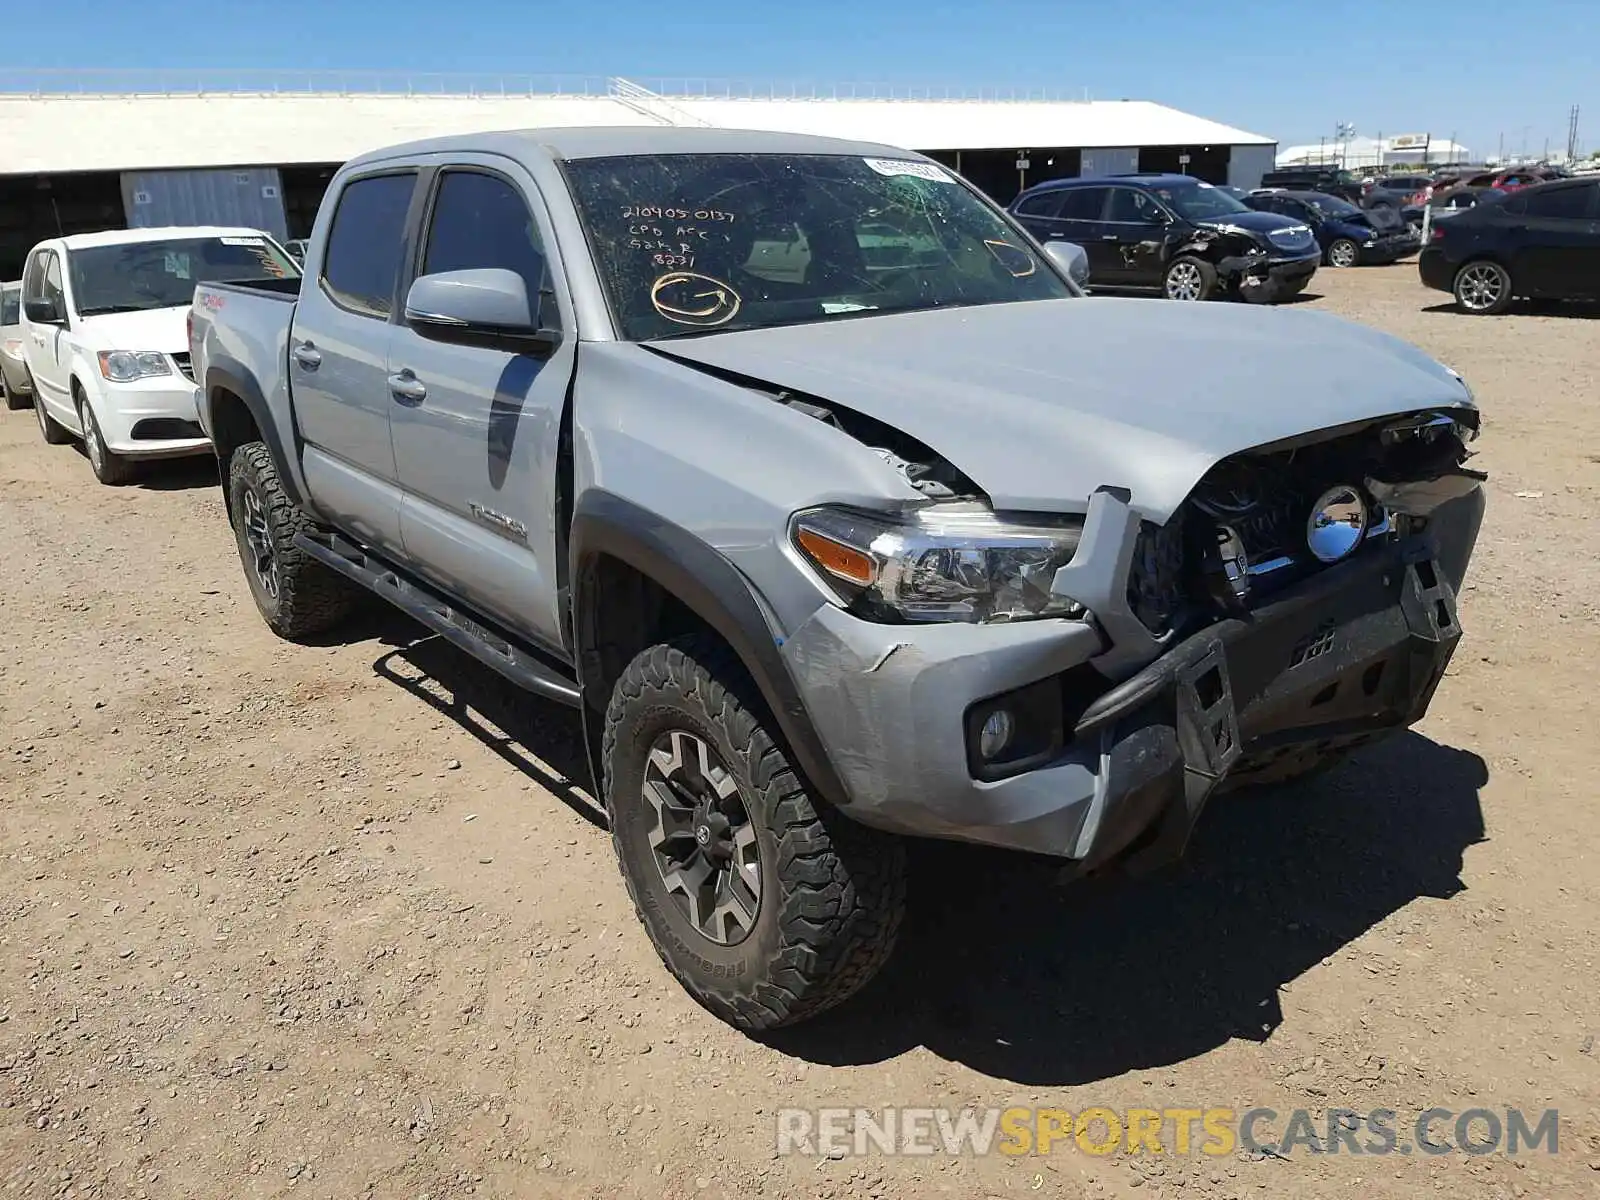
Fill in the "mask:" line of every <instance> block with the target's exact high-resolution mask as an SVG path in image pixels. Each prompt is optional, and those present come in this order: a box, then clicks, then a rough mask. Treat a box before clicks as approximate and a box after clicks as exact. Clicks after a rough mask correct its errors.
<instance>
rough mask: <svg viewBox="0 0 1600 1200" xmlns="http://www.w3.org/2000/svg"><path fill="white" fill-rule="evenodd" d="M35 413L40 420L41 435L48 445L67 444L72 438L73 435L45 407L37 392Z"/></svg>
mask: <svg viewBox="0 0 1600 1200" xmlns="http://www.w3.org/2000/svg"><path fill="white" fill-rule="evenodd" d="M33 415H34V417H35V418H36V419H37V420H38V422H39V436H40V437H42V438H43V439H44V441H45V445H47V446H65V445H66V444H67V443H68V442H70V441H71V440H72V435H71V434H70V433H68V432H67V431H66V430H65V429H63V428H61V426H60V425H58V424H56V419H55V418H54V417H52V416H51V415H50V414H49V413H47V412H46V411H45V409H44V401H43V400H42V399H41V398H40V396H39V394H38V393H37V392H35V393H34V396H33Z"/></svg>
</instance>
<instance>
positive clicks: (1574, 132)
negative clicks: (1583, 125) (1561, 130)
mask: <svg viewBox="0 0 1600 1200" xmlns="http://www.w3.org/2000/svg"><path fill="white" fill-rule="evenodd" d="M1567 161H1568V162H1569V163H1572V162H1577V161H1578V106H1577V105H1576V104H1574V105H1573V106H1572V113H1571V114H1570V115H1569V116H1568V117H1567Z"/></svg>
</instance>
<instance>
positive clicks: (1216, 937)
mask: <svg viewBox="0 0 1600 1200" xmlns="http://www.w3.org/2000/svg"><path fill="white" fill-rule="evenodd" d="M1317 293H1321V294H1320V295H1317ZM1445 300H1447V297H1445V296H1443V295H1441V294H1439V293H1432V292H1427V291H1425V290H1424V289H1423V288H1422V287H1421V286H1420V285H1419V284H1418V283H1417V281H1416V270H1415V267H1414V266H1411V265H1401V266H1398V267H1394V268H1373V269H1362V270H1356V271H1347V272H1335V271H1323V272H1322V273H1320V274H1319V275H1318V277H1317V279H1316V280H1315V282H1314V283H1313V286H1312V288H1311V296H1310V297H1309V298H1308V299H1307V301H1306V303H1307V304H1308V305H1309V306H1311V307H1317V308H1325V309H1330V310H1332V311H1335V312H1339V313H1343V314H1345V315H1348V316H1351V317H1354V318H1355V319H1357V320H1361V321H1366V322H1369V323H1371V324H1373V325H1376V326H1378V327H1381V328H1383V329H1387V330H1390V331H1392V332H1395V333H1398V334H1399V335H1401V336H1403V337H1406V338H1408V339H1410V340H1412V341H1414V342H1417V343H1418V344H1420V345H1421V346H1423V347H1424V348H1426V349H1427V350H1429V351H1430V352H1432V353H1433V354H1435V355H1437V356H1438V357H1439V358H1441V359H1442V360H1443V361H1445V362H1447V363H1450V364H1451V365H1452V366H1454V367H1456V368H1457V369H1458V370H1460V371H1461V372H1462V373H1463V374H1464V375H1465V376H1466V377H1467V378H1468V379H1469V380H1470V381H1471V382H1472V384H1473V385H1474V387H1475V389H1476V391H1477V393H1478V397H1479V401H1480V403H1481V405H1482V406H1483V409H1484V412H1485V421H1486V432H1485V434H1484V436H1483V438H1482V439H1481V440H1480V441H1479V443H1478V446H1479V448H1480V449H1481V451H1482V454H1481V457H1480V459H1479V460H1478V462H1479V464H1480V465H1483V466H1485V467H1486V468H1487V469H1488V470H1489V471H1490V472H1491V474H1492V482H1491V484H1490V492H1491V495H1490V512H1489V516H1488V519H1487V522H1486V525H1485V530H1484V534H1483V538H1482V540H1481V541H1480V543H1479V549H1478V556H1477V560H1476V563H1475V571H1474V574H1473V576H1472V577H1471V580H1470V582H1469V587H1468V590H1467V591H1466V592H1465V594H1464V596H1463V598H1462V610H1463V621H1464V624H1465V625H1466V628H1467V641H1466V642H1465V643H1464V644H1463V647H1462V650H1461V652H1460V653H1458V655H1457V657H1456V660H1455V665H1454V668H1453V670H1452V673H1451V677H1450V678H1449V679H1448V680H1446V682H1445V684H1444V686H1443V688H1442V691H1441V694H1440V697H1439V699H1438V700H1437V702H1436V703H1435V706H1434V711H1433V713H1432V715H1431V716H1430V717H1429V719H1428V720H1427V722H1426V723H1425V724H1424V725H1423V727H1422V728H1421V729H1420V730H1418V731H1416V732H1413V733H1410V734H1407V735H1404V736H1402V737H1399V738H1397V739H1393V740H1391V741H1389V742H1387V743H1384V744H1381V745H1379V746H1377V747H1374V748H1372V749H1370V750H1369V751H1368V752H1366V753H1365V754H1364V755H1363V756H1361V757H1359V758H1358V759H1356V760H1354V761H1353V762H1351V763H1349V764H1347V765H1346V766H1344V767H1343V768H1341V769H1340V770H1339V771H1337V772H1335V773H1333V774H1332V775H1330V776H1327V777H1325V778H1323V779H1322V780H1320V781H1318V782H1317V783H1316V784H1314V785H1310V786H1305V787H1302V788H1300V789H1297V790H1292V791H1280V792H1271V793H1265V794H1260V795H1254V796H1247V797H1235V798H1230V799H1228V800H1227V801H1226V802H1222V803H1219V804H1218V805H1217V806H1216V807H1215V808H1213V809H1212V810H1211V811H1210V812H1209V813H1208V814H1207V817H1206V819H1205V821H1204V823H1203V825H1202V827H1201V829H1200V830H1199V832H1198V834H1197V837H1196V841H1195V844H1194V846H1193V848H1192V852H1191V855H1190V857H1189V858H1188V859H1187V861H1186V863H1185V864H1184V865H1183V867H1182V868H1181V869H1179V870H1178V871H1177V872H1176V873H1174V874H1173V875H1172V876H1170V877H1167V878H1163V879H1161V880H1160V881H1156V882H1149V883H1145V884H1139V885H1128V884H1114V883H1102V884H1095V885H1085V886H1079V887H1077V888H1069V889H1062V888H1058V887H1056V886H1054V885H1053V883H1052V881H1051V879H1050V877H1049V875H1048V874H1047V873H1043V872H1040V871H1038V870H1035V869H1034V868H1033V867H1032V866H1031V865H1030V864H1027V863H1024V862H1021V861H1019V860H1017V859H1013V858H1007V857H1003V856H997V855H988V854H983V853H977V852H973V851H968V850H964V849H959V848H949V847H931V848H927V849H926V850H925V851H924V852H922V853H921V854H919V857H918V862H917V871H918V874H917V876H916V880H915V882H916V884H917V885H918V886H917V889H916V893H915V895H916V908H915V911H914V915H913V918H912V922H911V928H910V931H909V934H908V936H907V938H906V940H905V941H904V942H903V944H902V949H901V952H900V953H899V955H898V957H897V959H896V961H895V963H894V965H893V966H892V967H891V968H890V970H889V971H888V972H887V973H886V977H885V978H883V979H881V980H880V981H879V983H878V984H877V985H875V986H874V987H873V988H872V989H871V990H870V991H869V992H868V993H867V994H866V995H865V996H864V997H863V998H862V999H861V1000H860V1001H858V1002H857V1003H855V1004H853V1005H851V1006H849V1007H848V1008H846V1009H845V1010H844V1011H842V1012H839V1013H837V1014H836V1015H833V1016H830V1017H829V1018H827V1019H826V1020H825V1021H823V1022H822V1023H819V1024H815V1025H812V1026H809V1027H806V1028H804V1029H802V1030H800V1031H796V1032H792V1033H789V1034H786V1035H784V1036H782V1037H779V1038H776V1039H773V1040H772V1041H770V1042H768V1043H758V1042H755V1041H751V1040H748V1039H746V1038H744V1037H741V1036H739V1035H738V1034H736V1033H734V1032H733V1031H731V1030H730V1029H728V1028H726V1027H724V1026H723V1025H721V1024H719V1023H718V1022H716V1021H715V1020H713V1019H712V1018H711V1017H710V1016H709V1015H707V1014H706V1013H704V1012H702V1011H701V1010H700V1009H699V1008H698V1007H696V1006H695V1005H694V1004H693V1003H691V1002H690V1001H689V1000H688V999H687V998H686V997H685V996H684V995H683V994H682V993H681V992H680V991H679V990H678V988H677V987H676V985H674V984H673V983H672V982H671V981H670V979H669V978H668V976H667V975H666V973H665V972H664V971H663V970H662V969H661V967H660V965H659V963H658V962H657V960H656V958H655V955H654V953H653V952H652V951H651V949H650V947H649V945H648V944H647V942H646V939H645V936H644V933H643V932H642V930H641V929H640V928H639V927H638V925H637V924H636V923H635V920H634V918H633V915H632V912H631V910H630V909H629V907H628V903H627V899H626V896H625V894H624V891H623V888H622V886H621V883H620V881H619V879H618V877H617V873H616V867H615V865H614V862H613V859H612V855H611V849H610V846H609V844H608V842H607V839H606V837H605V835H604V832H603V830H602V828H601V827H600V824H599V819H598V815H597V810H596V809H595V807H594V805H593V803H592V802H591V801H590V799H589V798H588V796H587V795H585V794H584V792H583V791H582V786H581V785H574V784H572V783H569V782H568V780H569V779H570V778H572V777H573V775H574V774H575V773H576V772H577V771H578V767H577V762H578V753H577V751H578V747H577V741H576V731H575V728H574V726H573V723H572V721H571V719H570V717H569V715H568V714H567V713H565V712H564V711H562V710H559V709H554V708H548V707H545V706H543V705H542V704H540V703H539V702H536V701H532V700H529V699H526V698H522V697H518V696H516V695H514V694H511V693H510V692H509V691H508V690H507V689H506V688H504V687H501V686H499V685H498V684H497V683H496V682H495V681H494V680H493V679H492V678H490V677H488V676H486V674H485V673H484V672H483V671H481V670H480V669H478V668H477V667H476V666H475V665H474V664H472V663H470V662H469V661H468V660H467V659H466V658H465V657H463V656H461V655H458V654H456V653H454V652H453V651H451V650H449V649H448V648H447V647H442V646H440V645H438V644H436V643H431V642H425V641H421V640H420V638H421V634H420V631H419V630H418V629H417V628H416V627H415V626H412V625H410V624H408V623H407V622H406V621H405V620H403V619H402V618H400V617H398V616H388V615H385V614H383V613H377V614H375V615H373V616H372V617H371V618H370V619H366V620H365V621H364V623H361V624H358V625H356V626H354V627H352V628H350V629H348V630H346V631H342V632H341V634H340V636H339V637H338V638H337V639H334V640H330V641H329V642H328V643H327V644H326V645H324V646H321V647H317V648H300V647H294V646H290V645H287V644H284V643H281V642H279V641H277V640H276V639H274V638H273V636H272V635H271V634H270V633H269V632H268V631H267V629H266V627H265V626H264V625H263V624H262V623H261V622H260V620H259V619H258V618H257V616H256V613H255V611H254V608H253V607H252V605H251V601H250V598H249V594H248V592H247V591H246V589H245V585H244V580H243V577H242V575H241V573H240V567H239V564H238V561H237V559H236V557H235V553H234V549H233V544H232V541H231V537H230V533H229V530H228V528H227V526H226V523H225V520H224V517H223V512H222V504H221V498H220V493H219V491H218V489H217V487H216V481H215V474H214V472H212V471H210V470H209V469H207V468H204V467H189V468H180V469H173V468H163V469H160V470H158V471H153V472H151V473H150V475H149V477H148V479H147V481H146V482H145V483H144V484H142V485H136V486H133V487H129V488H124V489H110V488H104V487H101V486H99V485H98V484H96V483H95V482H94V480H93V478H92V476H91V475H90V472H89V468H88V466H87V464H86V463H85V461H84V460H83V457H82V455H81V454H80V453H79V452H77V451H76V449H75V448H72V447H47V446H45V445H44V444H43V443H42V442H41V441H40V439H39V436H38V432H37V429H36V427H35V424H34V420H33V415H32V414H31V413H28V412H19V413H9V414H6V413H0V718H3V719H0V730H3V732H0V745H3V751H0V1189H3V1190H4V1191H6V1192H7V1193H8V1194H16V1195H19V1196H40V1197H43V1196H52V1197H56V1196H59V1197H68V1196H118V1197H121V1196H145V1197H151V1198H154V1197H202V1196H203V1197H230V1198H231V1197H245V1196H251V1197H254V1196H275V1195H289V1194H297V1195H307V1196H327V1197H352V1196H362V1195H372V1196H378V1197H407V1198H410V1200H416V1198H418V1197H422V1196H428V1197H432V1198H433V1200H440V1198H442V1197H447V1196H451V1197H453V1196H458V1195H466V1194H477V1195H480V1196H529V1197H541V1196H552V1197H557V1196H559V1197H596V1198H598V1197H607V1198H610V1197H635V1196H637V1197H652V1198H655V1197H690V1196H703V1197H707V1198H716V1197H745V1196H757V1195H759V1196H773V1197H791V1198H794V1200H802V1198H804V1200H811V1198H814V1197H821V1198H824V1200H826V1198H830V1197H840V1198H843V1197H857V1196H870V1197H881V1198H904V1200H910V1198H912V1197H917V1198H921V1197H930V1196H949V1197H960V1198H962V1200H970V1198H974V1197H994V1196H1011V1195H1026V1194H1038V1195H1045V1196H1094V1197H1101V1196H1106V1197H1109V1196H1136V1197H1139V1198H1141V1200H1142V1198H1145V1197H1152V1196H1166V1197H1173V1196H1183V1197H1207V1198H1210V1197H1236V1196H1248V1197H1274V1198H1275V1197H1283V1196H1291V1195H1292V1196H1296V1197H1318V1198H1320V1197H1330V1198H1331V1197H1335V1196H1345V1195H1347V1194H1349V1191H1348V1190H1349V1188H1350V1187H1351V1186H1352V1185H1356V1186H1358V1187H1360V1188H1361V1189H1362V1192H1363V1194H1364V1195H1366V1196H1369V1197H1406V1198H1408V1200H1409V1198H1412V1197H1416V1196H1419V1195H1424V1194H1435V1195H1439V1196H1444V1197H1462V1198H1467V1197H1470V1198H1472V1200H1480V1198H1485V1200H1486V1198H1491V1197H1499V1196H1518V1197H1520V1196H1528V1197H1534V1198H1545V1197H1580V1196H1593V1195H1596V1194H1597V1193H1600V1047H1597V1045H1596V1039H1597V1037H1600V1007H1597V994H1600V988H1597V980H1600V969H1597V963H1596V941H1595V931H1596V929H1597V928H1600V889H1597V887H1596V884H1597V882H1600V857H1597V856H1596V853H1595V849H1594V847H1595V836H1594V829H1595V820H1594V804H1595V800H1594V779H1595V773H1596V768H1597V766H1600V754H1597V752H1596V750H1595V734H1594V731H1595V728H1596V726H1597V724H1600V713H1597V709H1596V704H1595V701H1594V694H1595V693H1594V672H1595V664H1596V663H1600V653H1597V651H1600V644H1597V643H1600V638H1597V635H1596V628H1597V620H1596V618H1597V616H1600V613H1597V611H1596V601H1595V596H1596V594H1597V586H1596V585H1597V581H1600V578H1597V577H1600V568H1597V564H1600V523H1597V522H1596V521H1595V520H1594V518H1593V513H1594V510H1595V504H1596V501H1597V499H1600V453H1597V448H1600V403H1597V402H1596V396H1597V394H1600V321H1595V320H1589V319H1585V318H1584V317H1583V316H1581V315H1580V316H1560V315H1517V316H1511V317H1506V318H1501V319H1493V320H1491V319H1470V318H1464V317H1460V316H1457V315H1455V314H1454V313H1451V312H1448V311H1444V310H1442V309H1441V308H1440V307H1439V305H1440V302H1442V301H1445ZM1178 370H1179V368H1177V367H1175V375H1176V373H1177V371H1178ZM1263 384H1264V385H1266V386H1272V385H1273V384H1274V381H1271V380H1263ZM1281 385H1282V391H1283V396H1284V400H1283V402H1284V403H1286V404H1292V403H1294V381H1293V380H1283V381H1281ZM888 1104H902V1105H930V1106H931V1105H951V1106H960V1105H965V1104H983V1105H989V1104H996V1105H1009V1104H1023V1105H1041V1106H1060V1107H1064V1108H1067V1109H1070V1110H1073V1111H1077V1110H1080V1109H1082V1108H1084V1107H1086V1106H1089V1105H1106V1106H1109V1107H1112V1108H1124V1107H1128V1106H1139V1105H1149V1106H1153V1107H1172V1106H1184V1105H1186V1106H1192V1107H1202V1106H1213V1105H1217V1106H1229V1107H1234V1108H1237V1109H1240V1110H1242V1109H1245V1108H1248V1107H1250V1106H1253V1105H1267V1106H1270V1107H1272V1108H1274V1109H1277V1110H1279V1111H1280V1112H1283V1113H1287V1112H1288V1111H1290V1110H1292V1109H1294V1108H1297V1107H1306V1108H1310V1109H1312V1110H1314V1111H1315V1112H1317V1113H1319V1114H1320V1113H1322V1112H1323V1111H1324V1110H1326V1109H1327V1108H1330V1107H1339V1106H1349V1107H1352V1108H1356V1109H1360V1110H1363V1111H1365V1110H1368V1109H1371V1108H1376V1107H1391V1108H1395V1109H1398V1110H1401V1112H1402V1113H1407V1112H1411V1113H1414V1112H1416V1111H1420V1110H1422V1109H1426V1108H1428V1107H1430V1106H1433V1105H1439V1106H1443V1107H1448V1108H1451V1109H1455V1110H1461V1109H1466V1108H1472V1107H1485V1108H1491V1109H1498V1110H1500V1111H1502V1112H1503V1111H1504V1109H1505V1108H1506V1107H1507V1106H1520V1107H1523V1108H1526V1109H1532V1110H1535V1111H1536V1112H1537V1111H1540V1110H1543V1109H1545V1108H1547V1107H1550V1106H1556V1107H1559V1108H1560V1109H1561V1111H1562V1117H1563V1121H1562V1126H1561V1134H1560V1146H1561V1152H1560V1153H1559V1154H1558V1155H1556V1156H1554V1157H1551V1156H1548V1155H1546V1154H1544V1153H1538V1154H1533V1155H1524V1156H1522V1157H1520V1158H1516V1159H1511V1158H1509V1157H1507V1156H1505V1155H1502V1154H1490V1155H1486V1156H1483V1157H1477V1158H1474V1157H1469V1156H1467V1155H1464V1154H1459V1153H1458V1154H1449V1155H1443V1156H1439V1157H1431V1156H1411V1157H1402V1156H1389V1157H1382V1158H1380V1157H1372V1156H1365V1157H1352V1156H1350V1155H1349V1154H1342V1155H1337V1156H1322V1157H1316V1156H1310V1155H1306V1154H1303V1153H1297V1154H1295V1155H1291V1156H1290V1157H1288V1158H1277V1157H1261V1156H1254V1157H1252V1156H1250V1155H1246V1154H1238V1155H1233V1156H1228V1157H1224V1158H1221V1159H1206V1158H1202V1157H1198V1156H1197V1157H1193V1158H1178V1157H1174V1156H1166V1157H1163V1158H1157V1157H1152V1156H1147V1157H1142V1158H1138V1159H1130V1158H1126V1157H1121V1156H1117V1157H1112V1158H1104V1159H1101V1158H1092V1157H1090V1156H1088V1155H1085V1154H1083V1153H1080V1152H1078V1151H1076V1150H1073V1149H1062V1148H1058V1149H1057V1150H1056V1151H1055V1152H1054V1153H1052V1154H1051V1155H1049V1156H1046V1157H1040V1156H1025V1157H1021V1158H1010V1157H1007V1156H1004V1155H999V1154H996V1155H993V1156H990V1157H987V1158H983V1159H977V1158H973V1157H970V1156H968V1157H960V1158H951V1157H946V1156H943V1155H940V1156H936V1157H933V1158H890V1157H884V1156H875V1157H867V1158H846V1159H843V1160H840V1161H834V1160H829V1159H826V1158H823V1159H820V1160H819V1159H817V1158H815V1157H805V1158H796V1157H781V1158H780V1157H778V1156H777V1155H776V1154H775V1152H774V1132H773V1131H774V1111H775V1109H777V1108H779V1107H781V1106H786V1105H860V1106H863V1107H867V1108H874V1109H875V1108H878V1107H880V1106H883V1105H888ZM1280 1132H1281V1130H1280Z"/></svg>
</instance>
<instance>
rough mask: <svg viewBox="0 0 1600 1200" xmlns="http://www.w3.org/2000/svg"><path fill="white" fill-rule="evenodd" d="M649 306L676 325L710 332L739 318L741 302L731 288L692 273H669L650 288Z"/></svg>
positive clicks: (719, 281)
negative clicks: (689, 326)
mask: <svg viewBox="0 0 1600 1200" xmlns="http://www.w3.org/2000/svg"><path fill="white" fill-rule="evenodd" d="M650 303H651V305H653V306H654V308H655V310H656V311H657V312H658V313H660V314H661V315H662V316H663V317H665V318H666V319H667V320H669V321H672V322H674V323H675V324H678V325H695V326H699V327H701V328H711V327H714V326H717V325H725V324H726V323H727V322H729V321H731V320H733V318H734V317H736V316H738V315H739V308H740V306H741V305H742V304H743V301H742V300H741V299H740V297H739V293H738V292H736V291H734V290H733V287H732V285H731V284H728V283H726V282H724V281H723V280H721V279H716V278H714V277H712V276H710V275H698V274H696V273H695V272H693V271H669V272H667V273H666V274H665V275H663V276H661V277H660V278H659V279H657V280H656V281H655V282H654V283H652V284H651V285H650Z"/></svg>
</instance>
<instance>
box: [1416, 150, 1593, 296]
mask: <svg viewBox="0 0 1600 1200" xmlns="http://www.w3.org/2000/svg"><path fill="white" fill-rule="evenodd" d="M1418 268H1419V270H1420V272H1421V275H1422V282H1423V283H1424V284H1426V285H1427V286H1428V287H1431V288H1437V289H1438V290H1439V291H1441V292H1450V293H1451V294H1452V295H1454V296H1455V298H1456V306H1457V307H1458V308H1459V309H1460V310H1461V311H1462V312H1466V313H1474V314H1480V315H1486V316H1487V315H1492V314H1494V313H1502V312H1505V311H1506V309H1508V308H1510V307H1511V304H1512V302H1513V301H1515V300H1519V299H1541V300H1600V179H1597V178H1587V179H1563V180H1558V181H1556V182H1554V183H1539V184H1534V185H1532V186H1530V187H1524V188H1519V189H1517V190H1516V191H1515V192H1512V193H1511V194H1510V195H1507V196H1502V197H1497V198H1494V199H1489V200H1480V201H1479V202H1478V203H1477V204H1476V205H1474V206H1473V207H1472V208H1469V209H1468V210H1467V211H1466V212H1463V213H1461V214H1460V215H1459V216H1454V217H1451V218H1450V219H1449V220H1448V221H1440V222H1438V223H1437V224H1435V225H1434V226H1433V229H1432V232H1431V234H1430V237H1429V240H1428V244H1427V245H1426V246H1425V247H1423V250H1422V257H1421V258H1420V259H1419V260H1418Z"/></svg>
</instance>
